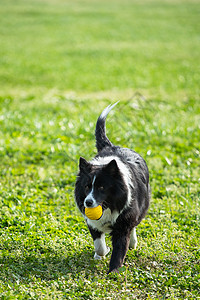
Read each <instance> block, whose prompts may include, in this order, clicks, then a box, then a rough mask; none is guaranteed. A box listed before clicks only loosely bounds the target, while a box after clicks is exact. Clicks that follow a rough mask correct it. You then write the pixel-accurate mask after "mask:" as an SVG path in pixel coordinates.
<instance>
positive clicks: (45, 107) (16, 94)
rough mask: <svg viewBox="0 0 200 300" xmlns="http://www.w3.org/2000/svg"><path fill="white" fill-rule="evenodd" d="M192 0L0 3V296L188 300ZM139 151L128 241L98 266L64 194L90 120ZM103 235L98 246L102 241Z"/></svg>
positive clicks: (195, 211) (193, 150)
mask: <svg viewBox="0 0 200 300" xmlns="http://www.w3.org/2000/svg"><path fill="white" fill-rule="evenodd" d="M198 11H199V3H198V1H190V2H189V1H173V2H172V1H168V0H166V1H162V2H159V1H147V0H146V1H129V0H125V1H119V0H117V1H114V0H111V1H109V2H107V1H97V0H96V1H90V0H88V1H77V0H76V1H73V2H70V3H69V2H66V1H62V0H59V1H55V0H43V1H42V0H41V1H39V0H38V1H22V0H20V1H17V2H15V1H13V0H8V1H4V0H3V1H1V3H0V14H1V18H0V23H1V31H0V39H1V47H0V80H1V90H0V160H1V168H0V296H1V297H2V299H65V298H66V299H111V298H112V299H198V297H199V293H200V290H199V277H198V276H199V241H200V236H199V225H200V224H199V215H200V214H199V199H200V193H199V184H200V179H199V158H200V152H199V151H200V150H199V149H200V143H199V136H200V127H199V124H200V104H199V103H200V102H199V101H200V99H199V76H200V75H199V28H198V27H199V25H198V24H199V21H198ZM118 100H121V101H120V102H119V104H118V105H117V106H116V107H115V110H114V111H112V112H111V113H110V114H109V117H108V122H107V134H108V136H109V138H110V139H111V141H112V142H113V143H114V144H118V145H121V146H123V147H129V148H132V149H135V150H136V151H137V152H139V153H140V154H141V155H142V156H143V157H144V158H145V160H146V161H147V164H148V166H149V171H150V181H151V187H152V201H151V206H150V209H149V213H148V215H147V216H146V218H145V220H144V221H143V222H142V223H141V224H140V225H139V226H138V229H137V232H138V249H137V250H136V251H129V252H128V254H127V257H126V260H125V264H124V267H123V268H121V270H120V274H111V275H109V276H107V275H106V272H107V269H108V264H109V258H110V256H108V258H106V259H105V260H103V261H100V262H95V261H94V260H93V254H94V249H93V244H92V239H91V237H90V235H89V232H88V230H87V228H86V225H85V223H84V220H83V218H82V217H81V216H80V214H79V212H78V210H77V208H76V206H75V203H74V196H73V189H74V183H75V179H76V173H77V168H78V166H77V164H78V159H79V157H80V155H81V156H84V157H85V158H86V159H91V158H92V157H93V156H94V155H95V154H96V149H95V141H94V128H95V122H96V119H97V117H98V115H99V113H100V112H101V111H102V109H103V108H105V107H106V106H107V105H108V104H110V103H113V102H115V101H118ZM107 242H108V244H109V245H110V246H111V241H110V239H109V237H108V238H107Z"/></svg>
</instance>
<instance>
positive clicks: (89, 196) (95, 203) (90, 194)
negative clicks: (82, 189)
mask: <svg viewBox="0 0 200 300" xmlns="http://www.w3.org/2000/svg"><path fill="white" fill-rule="evenodd" d="M95 179H96V176H94V178H93V181H92V190H91V192H90V193H89V194H88V195H87V197H86V198H85V200H84V206H85V207H87V204H86V201H87V200H88V199H90V200H92V201H93V204H92V205H91V206H90V207H96V206H98V203H97V202H96V199H95V198H94V196H93V191H94V182H95Z"/></svg>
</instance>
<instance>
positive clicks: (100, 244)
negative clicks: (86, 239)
mask: <svg viewBox="0 0 200 300" xmlns="http://www.w3.org/2000/svg"><path fill="white" fill-rule="evenodd" d="M94 247H95V255H94V258H95V259H99V258H101V257H102V256H105V255H106V254H108V252H109V251H110V248H109V247H107V246H106V242H105V234H104V233H103V234H102V235H101V237H100V238H98V239H96V240H95V241H94Z"/></svg>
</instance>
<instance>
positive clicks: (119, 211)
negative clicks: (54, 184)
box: [75, 104, 150, 272]
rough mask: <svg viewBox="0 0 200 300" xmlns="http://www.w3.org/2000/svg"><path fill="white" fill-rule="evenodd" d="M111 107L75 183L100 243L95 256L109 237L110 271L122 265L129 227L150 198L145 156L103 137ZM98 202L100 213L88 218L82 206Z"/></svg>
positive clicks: (98, 126)
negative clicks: (93, 151) (93, 153)
mask: <svg viewBox="0 0 200 300" xmlns="http://www.w3.org/2000/svg"><path fill="white" fill-rule="evenodd" d="M114 106H115V104H114V105H113V106H109V107H107V108H106V109H105V110H104V111H103V112H102V114H101V115H100V117H99V118H98V120H97V124H96V131H95V135H96V147H97V150H98V154H97V155H96V157H95V158H94V159H93V160H92V161H90V162H87V161H86V160H85V159H84V158H82V157H81V158H80V162H79V169H80V170H79V174H78V176H77V180H76V186H75V200H76V203H77V205H78V207H79V209H80V211H81V213H82V214H83V216H84V217H85V219H86V222H87V225H88V228H89V230H90V233H91V235H92V238H93V240H94V242H95V241H96V244H98V246H99V248H98V247H97V246H96V248H95V251H96V254H97V256H98V255H99V256H103V255H104V254H106V248H105V247H106V246H105V245H104V233H107V232H108V233H110V235H111V237H112V245H113V251H112V255H111V260H110V267H109V272H111V271H117V270H118V268H119V267H120V266H122V264H123V261H124V258H125V256H126V252H127V250H128V247H129V243H130V237H131V234H132V230H133V228H135V227H136V226H137V225H138V224H139V223H140V222H141V220H142V219H143V218H144V216H145V214H146V212H147V210H148V207H149V201H150V187H149V172H148V168H147V165H146V163H145V161H144V159H143V158H142V157H141V156H140V155H139V154H137V153H136V152H135V151H132V150H130V149H126V148H120V147H118V146H114V145H113V144H112V143H111V142H110V141H109V139H108V138H107V136H106V132H105V120H106V117H107V114H108V113H109V112H110V110H111V109H112V108H113V107H114ZM86 197H87V199H86ZM84 201H85V202H84ZM97 205H102V208H103V216H102V217H101V218H100V220H97V221H96V220H95V221H91V220H89V219H88V218H87V217H86V216H85V212H84V211H85V206H97ZM97 242H98V243H97Z"/></svg>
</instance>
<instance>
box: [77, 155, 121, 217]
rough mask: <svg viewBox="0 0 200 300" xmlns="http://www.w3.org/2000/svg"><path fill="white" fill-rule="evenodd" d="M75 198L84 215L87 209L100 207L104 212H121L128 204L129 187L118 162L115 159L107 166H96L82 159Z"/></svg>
mask: <svg viewBox="0 0 200 300" xmlns="http://www.w3.org/2000/svg"><path fill="white" fill-rule="evenodd" d="M75 197H76V201H77V204H78V206H79V209H80V210H81V212H82V213H84V209H85V207H97V206H98V205H101V206H102V208H103V210H105V209H106V208H110V210H111V211H114V210H118V211H120V210H121V209H122V208H123V207H124V204H125V202H126V198H127V186H126V184H125V182H124V180H123V175H122V174H121V172H120V169H119V167H118V164H117V161H116V160H115V159H113V160H111V161H110V162H109V163H107V164H106V165H99V164H98V165H95V164H93V163H90V162H88V161H86V160H85V159H84V158H82V157H81V158H80V161H79V174H78V178H77V182H76V188H75Z"/></svg>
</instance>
